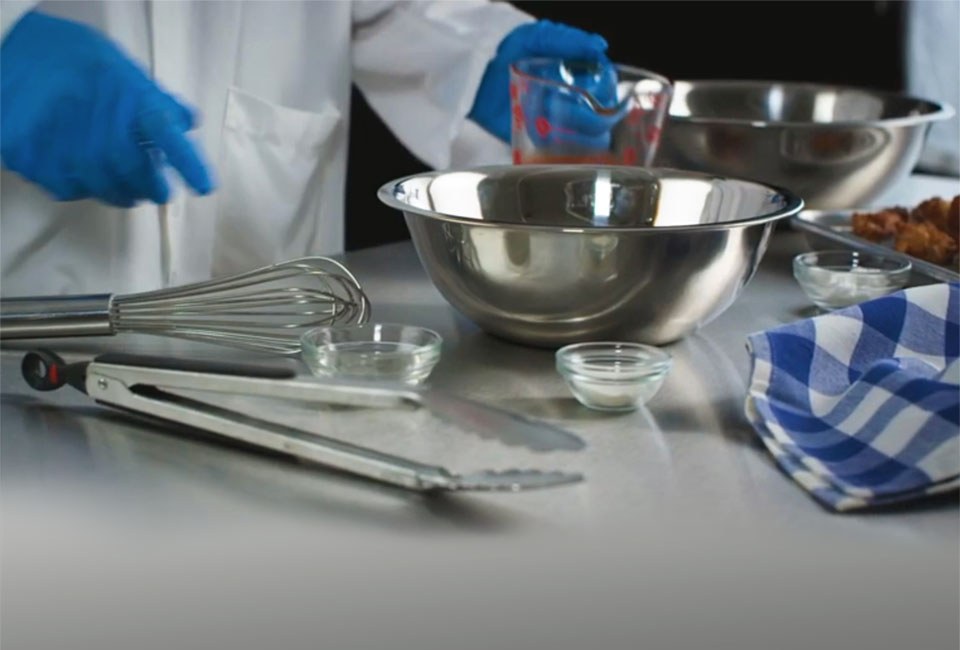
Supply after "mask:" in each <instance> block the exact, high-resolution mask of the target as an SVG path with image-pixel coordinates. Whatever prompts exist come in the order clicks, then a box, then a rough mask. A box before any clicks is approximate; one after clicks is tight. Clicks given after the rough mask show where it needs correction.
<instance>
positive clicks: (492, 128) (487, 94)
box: [469, 20, 616, 142]
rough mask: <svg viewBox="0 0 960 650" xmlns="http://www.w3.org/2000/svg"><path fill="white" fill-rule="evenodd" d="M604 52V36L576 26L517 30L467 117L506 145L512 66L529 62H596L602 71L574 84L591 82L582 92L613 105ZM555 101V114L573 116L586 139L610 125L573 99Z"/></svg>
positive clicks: (547, 25)
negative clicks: (552, 59)
mask: <svg viewBox="0 0 960 650" xmlns="http://www.w3.org/2000/svg"><path fill="white" fill-rule="evenodd" d="M606 50H607V41H606V40H605V39H604V38H603V37H602V36H599V35H597V34H590V33H587V32H584V31H582V30H579V29H576V28H575V27H569V26H567V25H561V24H558V23H554V22H551V21H549V20H540V21H537V22H535V23H528V24H525V25H520V26H519V27H517V28H516V29H514V30H513V31H512V32H510V33H509V34H507V36H506V37H505V38H504V39H503V41H501V43H500V46H499V47H498V48H497V53H496V56H495V57H494V58H493V60H492V61H490V63H489V64H488V65H487V69H486V71H485V72H484V75H483V79H482V80H481V82H480V88H479V89H478V90H477V96H476V99H474V103H473V108H472V109H471V110H470V114H469V117H470V119H472V120H473V121H474V122H476V123H477V124H479V125H480V126H482V127H483V128H484V129H486V130H487V131H489V132H490V133H492V134H493V135H495V136H496V137H498V138H500V139H501V140H503V141H504V142H510V121H511V118H510V90H509V83H510V69H509V68H510V64H511V63H513V62H515V61H518V60H520V59H525V58H530V57H548V58H557V59H570V60H582V61H596V62H598V63H599V64H601V66H602V67H603V68H604V69H605V70H606V72H603V73H602V74H599V75H591V76H590V78H589V79H586V78H584V79H579V80H575V81H574V83H576V84H577V85H580V84H581V83H583V84H588V83H590V82H591V81H592V82H593V85H587V86H586V87H585V88H584V89H585V90H587V91H589V92H591V93H592V94H594V95H595V96H597V98H598V99H600V100H601V101H602V102H604V103H607V102H612V101H613V100H615V98H616V73H615V71H614V70H613V67H612V65H611V64H610V61H609V59H607V55H606ZM611 80H612V84H611V83H610V82H611ZM597 83H600V85H599V86H598V85H596V84H597ZM553 100H554V101H555V102H556V103H557V104H558V106H557V110H558V111H561V112H564V113H565V114H567V113H575V114H576V115H575V116H574V119H573V120H571V121H572V122H573V123H576V124H580V125H581V126H582V128H583V129H585V133H587V134H589V133H603V132H605V131H606V130H608V129H609V128H610V121H609V120H603V119H598V118H597V116H596V114H595V113H594V112H593V111H591V110H589V109H588V107H587V106H586V105H582V104H580V103H579V102H578V101H577V98H573V97H570V96H564V95H562V94H560V93H557V95H556V96H555V97H554V98H553Z"/></svg>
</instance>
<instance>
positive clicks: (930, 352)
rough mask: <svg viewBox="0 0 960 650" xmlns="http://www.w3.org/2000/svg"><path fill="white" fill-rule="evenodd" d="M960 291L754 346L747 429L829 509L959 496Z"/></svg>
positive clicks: (857, 311) (897, 303)
mask: <svg viewBox="0 0 960 650" xmlns="http://www.w3.org/2000/svg"><path fill="white" fill-rule="evenodd" d="M958 287H960V285H958V284H956V283H951V284H935V285H929V286H923V287H915V288H911V289H906V290H904V291H899V292H897V293H894V294H890V295H889V296H884V297H882V298H877V299H875V300H871V301H868V302H865V303H862V304H860V305H856V306H853V307H848V308H846V309H844V310H841V311H836V312H832V313H830V314H826V315H822V316H817V317H815V318H809V319H805V320H801V321H798V322H795V323H791V324H789V325H785V326H782V327H778V328H776V329H773V330H769V331H766V332H759V333H756V334H752V335H750V336H749V337H748V342H747V348H748V350H749V351H750V354H751V357H752V362H753V363H752V369H751V373H750V387H749V389H748V392H747V399H746V404H745V411H746V415H747V418H748V419H749V420H750V422H751V424H753V427H754V428H755V429H756V430H757V432H758V433H759V434H760V437H761V439H762V440H763V442H764V444H765V445H766V447H767V449H768V450H769V451H770V453H772V454H773V456H774V458H775V459H776V461H777V463H778V464H779V465H780V467H781V468H782V469H783V470H784V471H785V472H786V473H787V474H789V475H790V476H791V477H792V478H793V479H794V480H795V481H796V482H797V483H799V484H800V485H801V486H803V488H804V489H806V490H807V491H809V492H810V493H811V494H812V495H813V497H814V498H816V499H817V500H818V501H820V502H821V503H822V504H824V505H825V506H827V507H828V508H830V509H833V510H838V511H845V510H852V509H856V508H864V507H867V506H876V505H882V504H888V503H895V502H902V501H908V500H911V499H915V498H919V497H922V496H925V495H929V494H934V493H937V492H945V491H948V490H955V489H957V487H958V486H960V361H958V352H960V326H958V320H960V295H958V294H960V289H958Z"/></svg>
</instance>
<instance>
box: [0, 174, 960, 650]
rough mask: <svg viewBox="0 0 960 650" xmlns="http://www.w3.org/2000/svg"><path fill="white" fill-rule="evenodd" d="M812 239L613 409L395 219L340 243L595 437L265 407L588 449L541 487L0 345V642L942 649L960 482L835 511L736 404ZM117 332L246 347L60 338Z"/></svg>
mask: <svg viewBox="0 0 960 650" xmlns="http://www.w3.org/2000/svg"><path fill="white" fill-rule="evenodd" d="M937 191H940V192H941V193H944V194H945V193H948V192H951V191H952V192H954V193H956V192H957V191H960V189H958V184H957V182H956V181H942V180H939V179H937V180H931V179H924V180H921V181H918V180H917V179H913V180H911V182H910V184H909V185H906V186H904V187H901V188H899V189H898V193H897V194H896V197H897V198H899V200H901V201H904V202H906V201H911V200H913V197H914V195H915V194H916V195H918V196H919V198H926V197H927V196H929V195H930V194H929V193H930V192H934V193H936V192H937ZM884 200H889V198H885V199H884ZM398 218H399V217H398ZM804 245H805V244H804V240H803V238H802V237H801V236H800V235H799V234H797V233H794V232H790V231H789V230H787V229H784V228H781V229H780V230H778V231H777V233H776V234H775V235H774V237H773V240H772V243H771V247H770V249H769V251H768V252H767V254H766V256H765V258H764V261H763V263H762V266H761V269H760V271H759V272H758V274H757V276H756V277H755V278H754V279H753V280H752V281H751V283H750V284H749V286H748V287H747V289H746V291H745V292H744V294H743V295H742V297H741V298H740V299H739V300H738V302H737V303H736V304H735V305H734V306H733V307H732V308H731V309H730V310H729V311H727V312H726V313H725V314H724V315H722V316H721V317H720V318H719V319H718V320H717V321H715V322H713V323H711V324H710V325H709V326H707V327H706V328H705V329H704V330H703V331H702V332H701V333H699V334H697V335H695V336H693V337H690V338H688V339H686V340H685V341H683V342H681V343H679V344H676V345H674V346H671V348H670V349H671V352H672V353H673V354H674V357H675V366H674V369H673V371H672V372H671V374H670V376H669V377H668V379H667V382H666V384H665V385H664V387H663V389H662V391H661V392H660V394H659V395H658V396H657V397H656V398H654V400H653V401H652V402H651V403H650V405H649V408H647V409H642V410H639V411H637V412H634V413H631V414H627V415H616V416H606V415H602V414H597V413H594V412H590V411H587V410H585V409H583V408H582V407H580V406H579V405H578V404H577V403H576V402H575V401H574V400H573V398H572V397H571V396H570V394H569V392H568V391H567V389H566V388H565V387H564V385H563V382H562V380H561V379H560V377H559V376H558V375H557V374H556V372H555V371H554V369H553V357H552V352H550V351H546V350H538V349H531V348H524V347H519V346H516V345H513V344H510V343H506V342H503V341H500V340H497V339H494V338H491V337H489V336H487V335H485V334H483V333H482V332H480V331H479V330H478V329H477V328H476V327H475V326H474V325H472V324H471V323H469V322H467V321H465V320H464V319H463V318H461V317H459V316H458V315H457V314H455V313H454V312H453V311H452V310H451V309H450V308H449V307H448V306H447V305H446V303H445V302H444V301H443V299H442V298H441V297H440V296H439V294H438V293H437V292H436V291H435V290H434V289H433V287H432V286H431V285H430V283H429V282H428V280H427V279H426V277H425V275H424V274H423V271H422V270H421V268H420V265H419V262H418V261H417V259H416V256H415V254H414V251H413V249H412V247H411V246H410V245H409V244H408V243H403V244H396V245H391V246H384V247H380V248H376V249H370V250H365V251H360V252H357V253H352V254H348V255H347V256H346V257H345V260H346V263H347V264H348V265H349V267H350V268H351V270H353V271H354V272H355V273H356V274H357V276H358V278H359V279H360V281H361V282H362V283H363V284H364V286H365V288H366V289H367V290H368V292H369V294H370V298H371V300H372V301H373V305H374V319H375V320H379V321H399V322H408V323H415V324H420V325H425V326H429V327H432V328H434V329H436V330H437V331H439V332H440V333H441V334H442V335H443V337H444V346H443V357H442V359H441V361H440V364H439V365H438V367H437V369H436V370H435V372H434V375H433V376H432V377H431V381H432V383H434V384H436V385H439V386H443V387H444V388H446V389H448V390H452V391H455V392H458V393H462V394H464V395H470V396H473V397H476V398H480V399H483V400H487V401H490V402H493V403H496V404H499V405H502V406H506V407H510V408H513V409H517V410H520V411H524V412H526V413H530V414H534V415H537V416H540V417H543V418H545V419H548V420H550V421H553V422H557V423H560V424H561V425H563V426H565V427H567V428H569V429H570V430H572V431H575V432H577V433H578V434H580V435H581V436H582V437H583V438H584V439H585V440H586V441H587V443H588V445H589V446H588V448H587V450H586V451H584V452H580V453H553V454H535V453H524V452H520V451H517V450H515V449H512V448H506V447H500V446H498V445H496V444H495V443H492V442H486V441H482V440H479V439H474V438H472V437H470V436H468V435H466V434H464V433H463V432H459V431H451V430H448V429H445V428H443V427H440V426H429V425H425V424H424V423H423V421H419V420H409V419H405V418H403V417H400V416H397V415H396V414H382V413H381V414H376V413H374V414H370V415H369V416H364V417H363V418H361V419H356V418H355V419H353V420H350V419H349V418H348V419H347V420H344V421H331V420H328V419H327V417H326V416H325V417H324V419H323V420H318V419H317V418H316V417H315V415H314V414H311V413H307V414H305V413H303V412H293V411H291V412H287V411H282V412H281V411H279V410H278V411H277V417H280V418H290V419H291V420H293V421H296V422H298V423H300V424H302V425H306V426H312V427H314V426H315V427H316V430H317V431H320V432H324V433H328V434H331V435H342V436H345V437H350V438H351V439H355V440H359V441H361V442H363V443H365V444H376V445H379V446H380V447H381V448H384V449H387V450H389V451H394V452H398V453H402V454H405V455H408V456H410V457H413V458H416V459H418V460H426V461H431V462H441V463H444V464H448V465H449V466H450V467H452V468H455V469H464V470H466V469H476V468H480V467H499V468H506V467H511V466H535V467H543V468H570V469H577V470H579V471H582V472H584V473H585V474H586V476H587V481H586V482H584V483H582V484H580V485H576V486H571V487H562V488H556V489H551V490H545V491H540V492H531V493H524V494H500V495H479V496H478V495H453V496H445V497H424V496H420V495H414V494H409V493H406V492H403V491H400V490H393V489H390V488H385V487H381V486H378V485H374V484H371V483H368V482H365V481H362V480H355V479H353V478H350V477H347V476H342V475H335V474H332V473H329V472H325V471H322V470H317V469H312V468H308V467H305V466H300V465H296V464H293V463H290V462H288V461H286V460H284V459H281V458H274V457H267V456H262V455H258V454H256V453H251V452H250V451H248V450H245V449H241V448H238V447H235V446H230V445H226V444H221V443H218V442H216V441H213V440H194V439H190V438H188V437H186V436H185V435H184V434H183V433H182V432H178V431H176V430H173V429H170V428H165V427H162V426H157V425H154V424H149V423H146V422H143V421H140V420H136V419H134V418H131V417H129V416H126V415H123V414H120V413H117V412H112V411H108V410H105V409H102V408H100V407H98V406H96V405H94V404H92V403H91V402H90V401H89V400H88V399H87V398H86V397H85V396H83V395H80V394H79V393H76V392H75V391H70V392H68V391H67V389H64V390H61V391H59V392H57V393H48V394H43V393H35V392H32V391H30V390H29V389H28V388H26V387H25V385H24V384H23V382H22V381H21V380H20V377H19V362H20V358H21V356H22V350H21V349H10V348H7V349H4V350H3V352H2V354H0V361H2V367H0V371H2V375H0V387H2V409H0V426H2V432H0V433H2V435H0V487H2V508H3V511H2V514H3V533H2V534H3V539H2V542H3V544H2V574H0V577H2V593H0V597H2V601H0V603H2V610H0V615H2V626H0V627H2V637H0V642H2V645H3V648H4V650H6V649H7V648H9V649H11V650H24V649H34V648H36V649H41V648H42V649H43V650H54V649H58V648H68V649H70V650H82V649H86V648H91V649H93V648H97V649H98V650H112V649H114V648H125V649H152V648H165V649H166V648H324V649H325V648H330V649H334V650H340V649H343V650H347V649H354V648H356V649H372V648H391V649H393V650H396V649H406V648H421V649H433V648H438V649H439V648H444V649H451V650H472V649H474V648H476V649H480V648H484V649H490V648H505V649H510V650H523V649H527V648H531V649H532V648H538V649H539V648H559V649H567V648H569V649H573V650H588V649H589V650H594V649H596V650H600V649H607V648H611V649H613V648H641V647H642V648H699V647H704V648H711V649H718V648H736V649H740V650H742V649H751V648H762V649H769V648H778V649H781V648H809V647H818V646H842V647H844V648H848V649H853V648H871V649H874V650H876V649H881V648H905V647H910V648H923V649H924V650H935V649H938V648H945V649H946V648H950V649H955V648H956V647H957V646H958V642H960V638H958V611H960V586H958V579H960V578H958V576H960V517H958V500H957V497H956V496H955V495H948V496H946V497H942V498H938V499H932V500H930V501H928V502H925V503H923V504H917V505H913V506H909V507H901V508H893V509H888V510H884V511H881V512H872V513H869V514H846V515H836V514H831V513H829V512H827V511H825V510H824V509H822V508H821V507H820V506H818V505H817V504H816V502H814V501H813V500H812V499H811V498H810V497H808V496H807V495H806V493H804V492H803V491H802V490H801V489H800V488H799V487H798V486H797V485H795V484H794V483H793V482H792V481H791V480H789V479H788V478H787V477H786V476H785V475H784V474H782V473H781V472H780V471H779V470H778V469H777V468H776V466H775V465H774V463H773V462H772V460H771V458H770V456H769V455H768V454H767V452H766V451H765V450H764V448H763V447H762V446H761V445H760V444H759V442H758V440H757V438H756V436H755V434H754V433H753V431H752V429H751V428H750V427H749V425H748V424H747V422H746V420H745V419H744V417H743V415H742V409H743V398H744V394H745V390H746V378H747V373H748V366H749V357H748V355H747V352H746V349H745V346H744V341H745V336H746V335H747V334H748V333H750V332H753V331H757V330H762V329H765V328H768V327H772V326H776V325H778V324H780V323H785V322H789V321H792V320H795V319H797V318H800V317H802V316H806V315H810V313H811V312H810V307H809V304H808V302H807V300H806V298H805V297H804V295H803V294H802V292H801V291H800V289H799V287H798V286H797V285H796V283H795V282H794V281H793V278H792V276H791V270H790V259H791V257H792V255H793V254H794V253H796V252H798V251H800V250H801V249H803V248H804ZM121 346H122V347H124V348H125V349H127V350H136V351H144V352H179V353H189V354H203V355H207V356H221V357H222V356H224V355H229V356H231V357H235V356H236V355H234V354H233V353H230V352H224V351H221V350H217V349H215V348H202V347H196V346H194V347H191V346H187V345H184V344H179V343H171V342H167V341H164V340H161V339H149V338H138V337H121V338H118V339H113V340H102V341H93V340H88V341H69V342H62V343H61V344H60V345H58V346H55V349H59V350H62V351H64V352H65V354H66V356H68V357H69V356H73V355H80V354H88V353H90V352H94V351H96V350H98V349H107V348H112V349H117V348H118V347H121ZM21 347H22V346H21ZM256 408H263V407H261V406H258V407H256Z"/></svg>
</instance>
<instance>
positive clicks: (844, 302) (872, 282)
mask: <svg viewBox="0 0 960 650" xmlns="http://www.w3.org/2000/svg"><path fill="white" fill-rule="evenodd" d="M911 266H912V265H911V264H910V262H908V261H901V260H895V259H890V258H885V257H881V256H879V255H871V254H869V253H860V252H858V251H840V250H838V251H814V252H812V253H801V254H800V255H797V256H796V257H795V258H793V276H794V277H795V278H796V279H797V282H798V283H799V284H800V287H801V288H802V289H803V291H804V293H806V294H807V296H808V297H809V298H810V300H811V301H813V304H815V305H816V306H817V307H819V308H820V309H824V310H827V311H832V310H834V309H843V308H844V307H849V306H851V305H856V304H859V303H861V302H864V301H867V300H872V299H874V298H879V297H881V296H885V295H887V294H889V293H893V292H894V291H899V290H900V289H902V288H903V287H905V286H906V284H907V282H908V281H909V280H910V268H911Z"/></svg>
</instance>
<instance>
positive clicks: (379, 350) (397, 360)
mask: <svg viewBox="0 0 960 650" xmlns="http://www.w3.org/2000/svg"><path fill="white" fill-rule="evenodd" d="M442 342H443V339H441V337H440V335H439V334H437V333H436V332H434V331H433V330H429V329H426V328H423V327H415V326H413V325H400V324H394V323H365V324H363V325H346V326H330V327H317V328H314V329H311V330H308V331H307V332H305V333H304V334H303V337H302V338H301V353H302V355H303V360H304V362H305V363H306V364H307V367H309V368H310V371H311V372H312V373H313V374H314V375H316V376H318V377H329V378H340V379H349V380H376V381H399V382H404V383H409V384H419V383H420V382H422V381H424V380H425V379H426V378H427V377H428V376H429V375H430V373H431V372H432V371H433V368H434V366H436V365H437V362H438V361H439V360H440V349H441V344H442Z"/></svg>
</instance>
